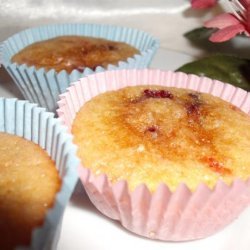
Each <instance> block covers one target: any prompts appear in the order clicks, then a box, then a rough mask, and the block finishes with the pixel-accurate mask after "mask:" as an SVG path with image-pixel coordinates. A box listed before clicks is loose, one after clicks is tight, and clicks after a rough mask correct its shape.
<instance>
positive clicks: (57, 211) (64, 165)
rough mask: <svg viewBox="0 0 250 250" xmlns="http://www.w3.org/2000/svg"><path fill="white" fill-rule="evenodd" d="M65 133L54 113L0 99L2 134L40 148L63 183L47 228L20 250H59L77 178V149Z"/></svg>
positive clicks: (36, 231) (48, 217) (32, 105)
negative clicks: (15, 137) (11, 135)
mask: <svg viewBox="0 0 250 250" xmlns="http://www.w3.org/2000/svg"><path fill="white" fill-rule="evenodd" d="M66 131H67V129H66V127H64V126H62V125H61V124H60V122H59V120H58V119H55V118H54V114H53V113H49V112H45V110H44V108H39V107H37V104H31V103H29V102H27V101H18V100H17V99H8V98H0V132H6V133H9V134H14V135H17V136H21V137H23V138H25V139H27V140H30V141H33V142H34V143H36V144H38V145H40V147H41V148H43V149H45V150H46V151H47V153H48V154H49V155H50V157H51V159H52V160H53V161H54V162H55V165H56V167H57V169H58V172H59V175H60V177H61V179H62V186H61V190H60V191H59V192H58V193H57V195H56V198H55V202H54V206H53V208H51V209H50V210H49V211H48V213H47V216H46V218H45V220H44V224H43V225H42V226H41V227H39V228H36V229H34V230H33V232H32V240H31V245H30V246H28V247H22V246H20V247H17V248H16V249H18V250H20V249H22V250H23V249H25V250H26V249H29V250H31V249H32V250H42V249H43V250H44V249H46V250H47V249H56V245H57V242H58V239H59V235H60V231H61V221H62V217H63V213H64V209H65V207H66V205H67V202H68V200H69V198H70V196H71V194H72V192H73V189H74V187H75V184H76V181H77V178H78V177H77V167H78V165H79V160H78V158H77V157H76V147H75V146H74V145H73V144H72V136H71V135H70V134H68V133H67V132H66Z"/></svg>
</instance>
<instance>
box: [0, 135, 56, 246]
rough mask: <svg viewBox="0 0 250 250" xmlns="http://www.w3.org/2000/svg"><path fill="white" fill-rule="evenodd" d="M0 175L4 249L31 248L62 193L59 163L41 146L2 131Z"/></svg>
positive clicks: (1, 224) (0, 218)
mask: <svg viewBox="0 0 250 250" xmlns="http://www.w3.org/2000/svg"><path fill="white" fill-rule="evenodd" d="M0 172H1V178H0V221H1V223H0V234H1V238H0V246H1V248H2V249H5V250H8V249H14V247H15V246H17V245H29V244H30V241H31V232H32V229H34V228H36V227H38V226H41V225H42V223H43V221H44V218H45V215H46V213H47V211H48V209H49V208H51V207H52V206H53V204H54V200H55V195H56V193H57V192H58V191H59V190H60V186H61V180H60V177H59V174H58V171H57V169H56V167H55V163H54V162H53V161H52V160H51V158H50V157H49V156H48V154H47V152H45V151H44V150H43V149H41V148H40V147H39V146H38V145H37V144H35V143H33V142H31V141H28V140H26V139H24V138H22V137H19V136H15V135H11V134H8V133H3V132H0ZM38 183H39V184H38ZM38 194H39V195H38Z"/></svg>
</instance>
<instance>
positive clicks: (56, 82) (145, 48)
mask: <svg viewBox="0 0 250 250" xmlns="http://www.w3.org/2000/svg"><path fill="white" fill-rule="evenodd" d="M63 35H79V36H93V37H101V38H105V39H109V40H113V41H119V42H126V43H128V44H130V45H132V46H134V47H136V48H137V49H139V51H140V53H141V54H140V55H135V56H134V57H131V58H128V59H127V60H126V61H120V62H119V63H118V65H108V67H107V68H103V67H97V68H96V70H92V69H90V68H85V70H84V71H83V72H79V71H78V70H73V71H72V72H71V73H70V74H68V73H67V72H66V71H65V70H62V71H60V72H59V73H57V72H56V71H55V70H53V69H52V70H49V71H45V69H44V68H41V69H38V70H36V68H35V67H28V66H27V65H25V64H22V65H18V64H16V63H11V58H12V56H13V55H15V54H16V53H17V52H19V51H20V50H21V49H23V48H24V47H26V46H28V45H30V44H32V43H34V42H37V41H41V40H47V39H50V38H53V37H57V36H63ZM1 47H2V49H1V50H2V54H1V55H0V62H1V63H2V64H3V66H4V67H5V68H6V69H7V71H8V72H9V74H10V75H11V77H12V78H13V80H14V82H15V83H16V85H17V86H18V88H19V90H20V91H21V93H22V94H23V96H24V97H25V99H27V100H29V101H31V102H35V103H38V104H39V105H40V106H42V107H46V108H47V109H48V110H49V111H55V110H56V108H57V101H58V96H59V94H61V93H63V92H64V91H65V90H66V88H67V87H68V86H69V83H70V82H73V81H76V80H78V79H79V78H80V77H83V76H86V75H89V74H93V73H96V72H103V71H105V70H110V69H113V70H115V69H131V68H146V67H148V66H149V64H150V62H151V60H152V57H153V56H154V54H155V52H156V50H157V48H158V47H159V41H158V40H157V39H155V38H154V37H152V36H151V35H149V34H147V33H145V32H143V31H140V30H136V29H132V28H127V27H118V26H112V25H99V24H53V25H47V26H41V27H37V28H32V29H27V30H24V31H22V32H20V33H17V34H15V35H13V36H12V37H10V38H8V39H7V40H6V41H4V42H3V43H2V46H1Z"/></svg>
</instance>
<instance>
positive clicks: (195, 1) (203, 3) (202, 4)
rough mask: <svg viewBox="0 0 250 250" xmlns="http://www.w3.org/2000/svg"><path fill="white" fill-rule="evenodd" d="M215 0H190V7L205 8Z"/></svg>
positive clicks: (215, 1)
mask: <svg viewBox="0 0 250 250" xmlns="http://www.w3.org/2000/svg"><path fill="white" fill-rule="evenodd" d="M216 3H217V0H191V4H192V8H194V9H206V8H210V7H212V6H214V5H215V4H216Z"/></svg>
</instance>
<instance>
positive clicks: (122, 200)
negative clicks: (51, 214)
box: [58, 70, 250, 241]
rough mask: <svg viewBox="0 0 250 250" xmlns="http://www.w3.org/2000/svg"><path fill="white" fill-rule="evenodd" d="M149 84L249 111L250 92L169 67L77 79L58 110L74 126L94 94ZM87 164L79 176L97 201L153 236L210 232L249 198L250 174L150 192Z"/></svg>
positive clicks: (177, 236) (193, 235)
mask: <svg viewBox="0 0 250 250" xmlns="http://www.w3.org/2000/svg"><path fill="white" fill-rule="evenodd" d="M148 84H150V85H152V84H157V85H163V86H172V87H180V88H187V89H192V90H197V91H199V92H205V93H210V94H212V95H214V96H218V97H220V98H222V99H224V100H226V101H229V102H231V103H232V104H234V105H236V106H237V107H239V108H240V109H241V110H243V111H244V112H246V113H248V114H249V113H250V94H249V93H248V92H246V91H244V90H242V89H240V88H236V87H234V86H232V85H229V84H225V83H222V82H219V81H216V80H211V79H208V78H205V77H198V76H194V75H187V74H184V73H174V72H170V71H166V72H164V71H160V70H120V71H110V72H104V73H99V74H95V75H91V76H88V77H86V78H82V79H80V80H79V81H77V82H75V83H73V84H72V86H71V87H70V88H68V90H67V92H66V93H64V94H62V95H61V96H60V99H61V100H60V101H59V102H58V104H59V107H60V108H59V109H58V115H59V117H60V119H61V120H62V121H63V122H64V124H65V125H66V126H68V128H69V130H71V125H72V122H73V120H74V118H75V115H76V113H77V112H78V111H79V109H80V108H81V107H82V105H83V104H84V103H85V102H87V101H88V100H90V99H91V98H92V97H94V96H96V95H98V94H100V93H103V92H106V91H110V90H116V89H119V88H122V87H125V86H134V85H148ZM87 167H88V166H82V167H80V168H79V175H80V179H81V181H82V183H83V185H84V187H85V189H86V191H87V193H88V195H89V198H90V200H91V201H92V202H93V204H94V205H95V206H96V207H97V208H98V209H99V210H100V211H101V212H102V213H103V214H105V215H106V216H108V217H110V218H112V219H115V220H119V221H120V222H121V224H122V225H123V226H124V227H125V228H127V229H128V230H130V231H132V232H134V233H136V234H139V235H142V236H145V237H148V238H152V239H159V240H164V241H186V240H194V239H199V238H204V237H207V236H209V235H211V234H213V233H215V232H217V231H219V230H221V229H222V228H224V227H225V226H226V225H228V224H229V223H230V222H231V221H233V220H234V219H235V218H237V216H238V215H239V214H240V213H241V211H242V210H244V209H245V208H246V207H247V205H248V204H249V202H250V180H249V179H248V180H247V181H243V180H240V179H235V180H234V181H233V183H232V184H231V185H226V184H225V183H224V182H222V181H218V182H217V184H216V185H215V187H214V189H212V190H211V189H210V188H208V187H207V186H206V185H205V184H203V183H201V184H200V185H199V186H198V187H197V189H196V190H195V191H194V192H192V191H190V190H189V188H188V187H187V186H186V185H185V183H180V185H179V187H178V188H177V189H176V191H174V192H171V191H170V190H169V188H168V186H167V185H166V184H163V183H159V187H158V189H157V190H156V191H155V192H154V193H151V192H150V191H149V190H148V188H147V186H146V185H144V184H141V185H140V186H138V187H137V188H136V189H135V190H134V191H130V190H129V189H128V184H127V182H126V180H123V181H119V182H118V183H114V184H113V183H111V182H110V181H109V180H108V177H107V176H106V175H105V174H102V175H100V176H95V175H94V173H92V172H91V170H89V169H88V168H87Z"/></svg>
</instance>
